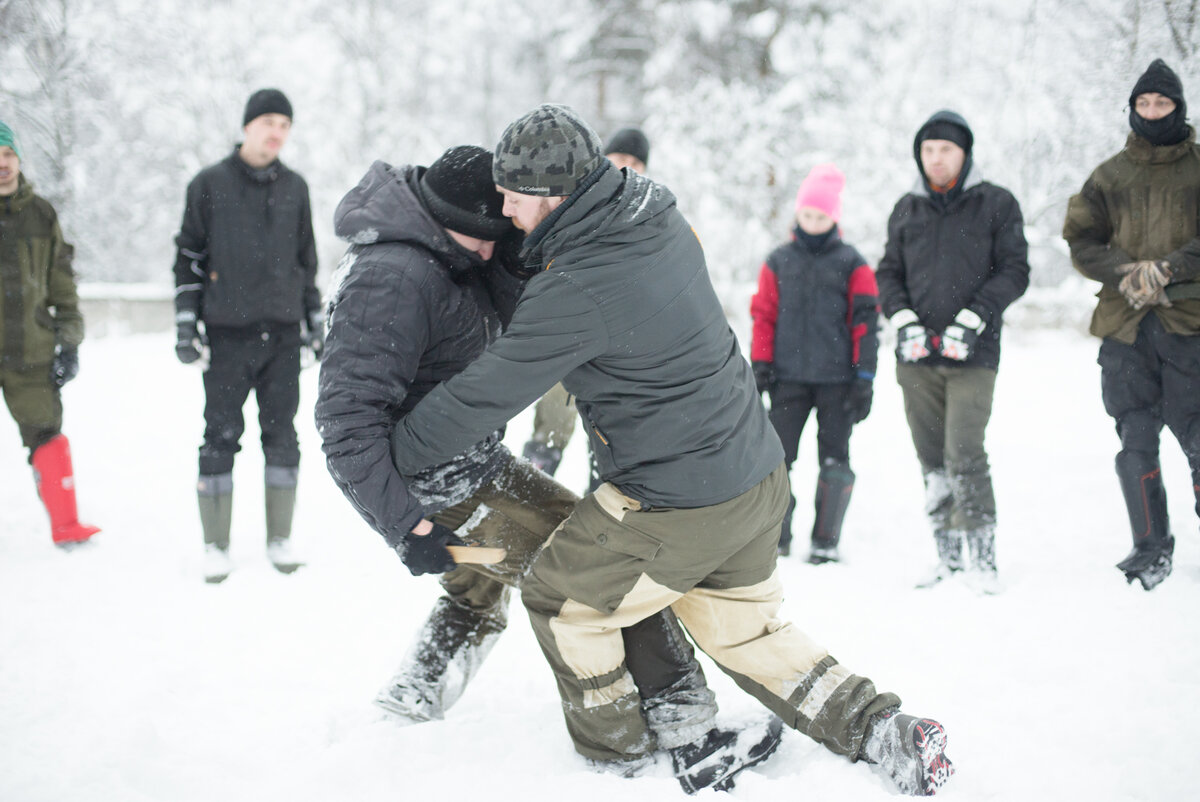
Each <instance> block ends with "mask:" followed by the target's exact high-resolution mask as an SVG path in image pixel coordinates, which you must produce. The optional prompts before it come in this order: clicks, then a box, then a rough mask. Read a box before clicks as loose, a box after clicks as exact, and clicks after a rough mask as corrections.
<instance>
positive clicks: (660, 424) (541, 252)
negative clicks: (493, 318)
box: [393, 163, 783, 507]
mask: <svg viewBox="0 0 1200 802" xmlns="http://www.w3.org/2000/svg"><path fill="white" fill-rule="evenodd" d="M526 265H527V266H535V267H541V268H544V269H543V270H542V271H541V272H540V273H538V274H537V275H535V276H534V277H533V278H531V279H530V280H529V283H528V284H527V285H526V287H525V293H524V295H523V296H522V297H521V301H520V303H519V304H518V306H517V310H516V313H515V314H514V316H513V321H512V324H511V326H510V327H509V330H508V331H507V332H506V333H505V335H504V336H503V337H501V338H500V339H499V340H497V341H496V342H495V343H494V344H493V345H492V347H491V348H489V349H488V350H487V352H486V353H485V354H484V355H483V356H482V357H480V358H479V359H478V360H477V361H476V362H475V363H474V364H472V365H471V366H470V367H469V368H467V369H466V370H465V371H463V372H462V373H461V374H460V375H458V376H456V377H454V378H453V379H451V380H450V381H448V382H446V383H445V384H443V385H441V386H440V387H438V388H437V389H435V390H434V391H433V392H431V393H430V394H429V395H428V396H426V397H425V399H424V400H423V401H422V402H421V403H420V404H419V405H418V406H417V408H416V409H415V410H413V412H412V413H411V414H409V415H408V417H406V418H405V419H404V421H402V423H401V424H400V425H399V426H397V427H396V432H395V434H394V436H393V452H394V456H395V458H396V460H397V464H398V465H400V467H401V470H405V471H409V470H415V469H418V468H421V467H424V466H426V465H429V464H432V463H436V462H439V461H441V460H444V459H445V458H446V456H447V455H450V454H454V453H457V452H458V451H460V450H461V449H462V448H463V447H464V446H466V445H468V444H470V443H472V442H474V441H475V440H477V439H478V438H479V437H480V436H481V435H482V434H484V433H486V432H488V431H491V430H492V429H495V428H496V427H498V426H501V425H503V424H504V422H505V421H507V420H509V419H510V418H512V417H513V416H514V415H516V414H517V413H518V412H520V411H521V410H522V409H524V408H525V407H527V406H528V405H529V404H530V403H532V402H533V401H535V400H536V399H537V398H538V397H540V396H541V395H542V394H543V393H545V392H546V391H547V390H549V389H550V387H551V386H553V384H554V383H555V382H556V381H558V380H559V379H560V378H561V379H562V383H563V386H564V387H565V388H566V389H567V390H568V391H569V392H571V393H573V394H574V395H575V396H576V398H577V402H576V406H577V407H578V409H579V411H580V414H581V415H582V417H583V420H584V422H585V425H586V427H587V430H588V435H589V439H590V442H591V446H592V448H593V451H594V453H595V456H596V462H597V465H598V467H599V470H600V475H601V477H602V478H603V479H604V480H605V481H608V482H612V483H613V484H614V485H616V486H617V487H618V488H619V489H620V490H621V491H622V492H624V493H625V494H626V495H628V496H631V497H633V498H635V499H637V500H639V501H641V502H642V503H643V504H645V505H648V506H651V507H700V506H707V505H711V504H717V503H720V502H723V501H727V500H729V499H731V498H733V497H735V496H737V495H739V494H741V493H743V492H745V491H747V490H749V489H750V488H751V487H753V486H754V485H756V484H758V483H759V482H760V481H762V480H763V479H764V478H766V477H767V476H768V475H769V474H770V473H771V471H773V470H774V469H775V468H777V467H779V465H780V464H781V462H782V461H783V449H782V447H781V446H780V444H779V438H778V437H777V436H776V434H775V431H774V429H773V428H772V427H771V424H770V422H769V421H768V420H767V415H766V412H765V410H764V409H763V407H762V403H761V402H760V400H759V397H758V393H757V392H756V391H755V388H754V378H753V375H752V372H751V370H750V365H749V363H748V362H747V361H746V360H745V358H743V357H742V355H741V352H740V350H739V348H738V344H737V340H736V338H735V337H734V335H733V332H732V331H731V330H730V328H729V324H728V323H727V321H726V320H725V317H724V314H723V313H722V311H721V304H720V302H719V301H718V299H717V296H716V293H715V292H714V291H713V287H712V283H711V282H710V280H709V276H708V270H707V268H706V266H705V262H704V253H703V251H702V250H701V248H700V243H699V241H698V240H697V238H696V235H695V233H694V232H693V230H692V228H691V226H690V225H688V222H687V221H686V220H685V219H684V218H683V215H681V214H680V213H679V211H678V210H677V209H676V207H675V198H674V196H673V195H672V194H671V193H670V191H669V190H667V189H666V188H665V187H662V186H659V185H658V184H655V183H653V182H652V181H650V180H648V179H646V178H644V177H642V176H639V175H636V174H632V173H630V171H624V172H622V171H620V170H617V169H615V168H612V167H611V165H608V164H607V163H605V165H603V166H602V167H601V168H598V169H597V171H596V172H595V173H593V175H592V176H589V178H588V180H587V181H585V182H584V184H583V185H582V186H581V187H580V188H579V189H578V190H577V191H576V193H575V194H574V195H573V196H572V197H571V198H568V199H567V201H566V202H565V203H564V204H562V205H561V206H559V207H558V209H556V210H555V212H554V213H552V214H551V216H550V217H549V218H547V219H546V220H545V221H543V223H542V224H541V225H540V226H539V227H538V228H537V230H535V231H534V232H533V233H532V234H531V235H530V236H529V237H528V239H527V240H526Z"/></svg>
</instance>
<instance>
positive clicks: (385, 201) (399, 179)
mask: <svg viewBox="0 0 1200 802" xmlns="http://www.w3.org/2000/svg"><path fill="white" fill-rule="evenodd" d="M424 172H425V168H424V167H417V166H414V165H403V166H400V167H393V166H392V165H390V164H388V163H387V162H383V161H377V162H375V163H374V164H372V165H371V167H370V169H368V170H367V173H366V175H364V176H363V177H362V180H361V181H359V182H358V186H356V187H355V188H354V189H352V190H350V191H349V192H348V193H346V196H345V197H344V198H342V200H341V201H340V202H339V203H338V205H337V209H336V210H335V211H334V213H333V226H334V232H335V233H336V234H337V235H338V237H340V238H341V239H344V240H346V241H347V242H349V243H350V244H351V245H373V244H375V243H383V242H392V243H403V244H408V245H416V246H418V247H421V248H424V249H425V250H428V251H431V252H433V253H434V254H436V255H437V256H438V259H439V261H441V262H442V263H444V264H445V265H446V266H447V267H450V268H451V269H465V268H467V267H471V266H473V265H476V264H481V263H482V262H481V260H480V259H479V258H478V257H477V256H476V255H475V254H472V253H469V252H468V251H467V250H466V249H465V248H463V247H462V246H460V245H459V244H458V243H456V242H455V241H454V240H452V239H450V236H449V235H448V234H447V233H446V230H445V229H444V228H442V226H440V225H438V223H437V222H436V221H435V220H434V219H433V218H432V217H431V216H430V214H429V211H428V210H427V209H426V208H425V204H424V203H423V202H422V201H421V197H420V194H419V191H418V189H417V184H418V182H419V181H420V180H421V175H422V174H424Z"/></svg>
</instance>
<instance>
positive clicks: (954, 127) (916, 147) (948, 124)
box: [913, 109, 975, 165]
mask: <svg viewBox="0 0 1200 802" xmlns="http://www.w3.org/2000/svg"><path fill="white" fill-rule="evenodd" d="M926 139H944V140H946V141H947V142H953V143H954V144H955V145H958V146H959V147H960V148H962V149H963V150H964V151H966V153H967V155H968V156H969V155H971V148H972V146H974V144H975V136H974V134H972V133H971V127H970V126H969V125H967V121H966V120H965V119H963V117H962V115H960V114H958V113H957V112H954V111H950V110H949V109H942V110H941V111H939V112H936V113H935V114H934V115H933V116H932V117H930V118H929V119H928V120H926V121H925V124H924V125H922V126H921V127H920V129H919V130H918V131H917V136H916V138H915V139H913V155H914V156H916V157H917V164H918V165H919V164H920V163H921V143H922V142H924V141H925V140H926Z"/></svg>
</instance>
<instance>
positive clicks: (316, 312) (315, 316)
mask: <svg viewBox="0 0 1200 802" xmlns="http://www.w3.org/2000/svg"><path fill="white" fill-rule="evenodd" d="M304 323H305V326H306V327H307V334H305V335H304V344H305V345H307V346H308V347H309V348H311V349H312V352H313V356H315V357H316V358H317V361H318V362H319V361H321V354H323V353H325V315H324V313H323V312H322V311H321V310H320V309H313V310H312V311H310V312H309V313H308V317H307V318H306V319H305V321H304Z"/></svg>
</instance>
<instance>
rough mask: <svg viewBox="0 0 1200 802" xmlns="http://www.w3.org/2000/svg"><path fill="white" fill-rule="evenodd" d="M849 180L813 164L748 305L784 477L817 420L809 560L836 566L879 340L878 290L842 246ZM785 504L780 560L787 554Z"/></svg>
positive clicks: (792, 501) (757, 374) (760, 382)
mask: <svg viewBox="0 0 1200 802" xmlns="http://www.w3.org/2000/svg"><path fill="white" fill-rule="evenodd" d="M845 185H846V177H845V176H844V175H842V172H841V170H839V169H838V168H837V167H835V166H834V165H832V164H820V165H817V166H816V167H814V168H813V169H812V171H811V172H809V174H808V176H807V177H806V178H805V179H804V181H803V183H801V184H800V191H799V192H798V193H797V194H796V218H795V219H796V225H795V226H794V227H793V229H792V239H791V241H790V242H788V243H787V244H785V245H781V246H779V247H778V248H776V249H775V250H773V251H772V252H771V254H770V255H769V256H768V257H767V261H766V263H764V264H763V266H762V270H761V271H760V272H759V276H758V292H757V293H755V295H754V297H753V298H752V299H751V301H750V316H751V317H752V318H753V320H754V327H753V336H752V338H751V345H750V359H751V364H752V366H753V367H754V381H755V384H756V385H757V386H758V391H759V392H760V393H763V392H765V393H767V394H768V395H769V396H770V398H771V413H770V418H771V423H772V425H774V427H775V431H776V432H777V433H778V434H779V439H780V440H781V441H782V442H783V455H784V456H783V461H784V464H785V465H786V466H787V469H788V471H789V472H790V471H791V469H792V463H793V462H795V461H796V454H797V452H798V450H799V445H800V435H801V433H803V431H804V424H805V423H806V422H807V421H808V416H809V414H810V413H811V412H812V411H813V410H816V413H817V426H818V430H817V459H818V464H819V465H820V473H819V474H818V475H817V497H816V514H815V516H814V518H813V528H812V547H811V550H810V552H809V557H808V561H809V562H810V563H813V564H814V565H816V564H820V563H824V562H830V561H835V560H837V559H838V550H837V548H838V541H839V540H840V539H841V534H842V520H843V518H844V517H845V515H846V507H847V506H848V505H849V504H850V493H851V491H852V490H853V489H854V471H852V470H851V469H850V431H851V429H853V428H854V424H856V423H859V422H860V421H863V420H865V419H866V417H867V415H868V414H869V413H870V411H871V398H872V393H873V387H874V382H875V356H876V351H877V350H878V345H879V340H878V331H879V289H878V287H877V286H876V284H875V274H874V273H873V272H872V271H871V268H870V266H869V265H868V264H867V263H866V260H865V259H863V257H862V256H861V255H860V254H859V252H858V251H857V250H855V249H854V248H853V247H851V246H850V245H848V244H847V243H845V242H843V241H842V237H841V232H840V230H839V229H838V223H839V222H840V220H841V217H842V198H841V195H842V189H843V187H845ZM795 508H796V498H795V496H791V495H789V502H788V509H787V513H785V514H784V516H783V531H782V533H781V534H780V536H779V553H780V554H781V555H785V556H786V555H787V554H789V553H790V552H791V543H792V512H793V511H794V510H795Z"/></svg>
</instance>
